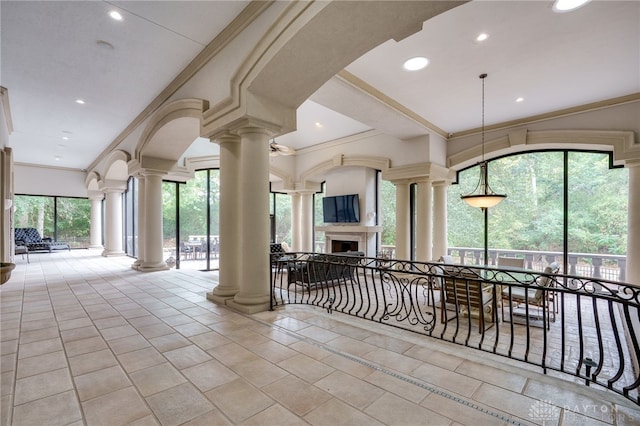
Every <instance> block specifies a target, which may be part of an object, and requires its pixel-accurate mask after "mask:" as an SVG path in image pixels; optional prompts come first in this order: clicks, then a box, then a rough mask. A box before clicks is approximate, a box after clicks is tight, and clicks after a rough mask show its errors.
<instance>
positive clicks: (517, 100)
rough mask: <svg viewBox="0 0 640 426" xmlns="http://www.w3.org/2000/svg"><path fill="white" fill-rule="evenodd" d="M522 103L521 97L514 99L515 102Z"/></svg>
mask: <svg viewBox="0 0 640 426" xmlns="http://www.w3.org/2000/svg"><path fill="white" fill-rule="evenodd" d="M522 101H524V98H523V97H519V98H516V102H522Z"/></svg>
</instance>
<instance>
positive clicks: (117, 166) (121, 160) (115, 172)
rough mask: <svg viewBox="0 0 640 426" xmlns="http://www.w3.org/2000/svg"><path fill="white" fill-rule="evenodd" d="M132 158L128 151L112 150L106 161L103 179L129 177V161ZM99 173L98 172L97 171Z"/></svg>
mask: <svg viewBox="0 0 640 426" xmlns="http://www.w3.org/2000/svg"><path fill="white" fill-rule="evenodd" d="M130 159H131V155H129V153H128V152H125V151H121V150H116V151H113V152H111V153H110V154H109V155H108V156H107V159H106V161H105V166H104V173H103V174H102V180H101V181H125V182H126V180H127V179H128V178H129V167H128V165H127V163H128V162H129V160H130ZM96 175H97V173H96Z"/></svg>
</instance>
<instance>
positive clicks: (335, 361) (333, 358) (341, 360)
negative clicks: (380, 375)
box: [322, 354, 375, 379]
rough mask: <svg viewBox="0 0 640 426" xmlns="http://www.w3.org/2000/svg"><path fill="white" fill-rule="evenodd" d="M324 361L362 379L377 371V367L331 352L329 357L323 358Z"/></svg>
mask: <svg viewBox="0 0 640 426" xmlns="http://www.w3.org/2000/svg"><path fill="white" fill-rule="evenodd" d="M322 362H323V363H324V364H327V365H330V366H331V367H333V368H335V369H336V370H340V371H344V372H345V373H347V374H350V375H352V376H354V377H358V378H360V379H362V378H364V377H366V376H368V375H370V374H371V373H373V372H374V371H375V369H373V368H372V367H369V366H368V365H364V364H361V363H359V362H356V361H353V360H351V359H349V358H346V357H344V356H341V355H338V354H331V355H329V356H328V357H326V358H323V359H322Z"/></svg>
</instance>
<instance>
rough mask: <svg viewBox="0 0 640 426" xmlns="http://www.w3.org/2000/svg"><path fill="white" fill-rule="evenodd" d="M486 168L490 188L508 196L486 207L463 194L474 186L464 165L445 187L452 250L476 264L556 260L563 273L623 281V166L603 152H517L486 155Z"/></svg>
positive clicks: (473, 172)
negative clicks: (501, 260)
mask: <svg viewBox="0 0 640 426" xmlns="http://www.w3.org/2000/svg"><path fill="white" fill-rule="evenodd" d="M488 173H489V181H490V184H491V186H492V187H493V189H494V190H495V191H496V192H499V193H507V195H508V197H507V199H506V200H505V201H503V202H502V203H501V204H499V205H497V206H496V207H492V208H490V209H489V210H488V211H487V212H486V213H484V212H483V211H481V210H480V209H476V208H472V207H469V206H468V205H467V204H466V203H464V202H463V201H462V200H460V195H461V194H466V193H469V192H471V191H472V190H473V188H474V187H475V185H476V184H477V181H478V176H479V170H478V167H477V166H476V167H472V168H469V169H467V170H463V171H461V172H460V173H459V174H458V185H452V186H451V187H450V188H449V193H448V198H449V202H448V228H449V229H448V230H449V233H448V236H449V248H450V249H451V251H452V254H454V256H464V258H465V259H464V260H465V263H474V264H487V263H488V264H495V259H496V257H497V256H498V255H507V256H515V257H523V258H525V260H526V266H527V267H532V268H534V269H542V268H543V267H544V265H545V264H548V263H551V262H553V261H556V262H558V263H559V264H560V265H563V266H564V267H565V268H566V271H565V272H566V273H570V274H575V275H580V276H592V277H601V278H608V279H614V280H617V279H620V277H621V276H620V274H621V272H622V269H623V268H621V265H624V260H625V254H626V238H627V203H628V187H629V185H628V171H627V170H626V169H623V168H612V167H611V166H610V155H609V154H608V153H594V152H573V151H553V152H533V153H526V154H518V155H512V156H508V157H503V158H499V159H496V160H493V161H491V162H490V163H489V168H488ZM485 219H486V224H487V241H486V245H487V249H488V252H489V260H488V262H487V261H485V259H484V248H485V241H484V224H485ZM459 260H460V259H459Z"/></svg>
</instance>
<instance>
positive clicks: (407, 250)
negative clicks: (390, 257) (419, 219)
mask: <svg viewBox="0 0 640 426" xmlns="http://www.w3.org/2000/svg"><path fill="white" fill-rule="evenodd" d="M393 183H394V185H395V186H396V259H402V260H409V257H410V256H411V247H410V244H411V239H410V228H409V223H410V212H409V183H408V182H393Z"/></svg>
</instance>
